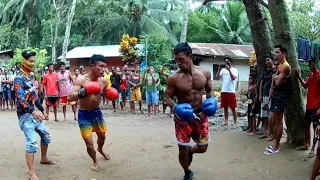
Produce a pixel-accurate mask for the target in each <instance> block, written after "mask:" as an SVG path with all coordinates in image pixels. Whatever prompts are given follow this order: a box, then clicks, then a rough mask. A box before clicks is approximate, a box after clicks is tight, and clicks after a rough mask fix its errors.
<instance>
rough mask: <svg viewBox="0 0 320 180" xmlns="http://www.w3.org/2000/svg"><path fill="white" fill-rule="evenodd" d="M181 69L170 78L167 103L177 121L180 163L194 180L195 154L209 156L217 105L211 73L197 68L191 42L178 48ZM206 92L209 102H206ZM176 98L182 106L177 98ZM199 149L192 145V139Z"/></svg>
mask: <svg viewBox="0 0 320 180" xmlns="http://www.w3.org/2000/svg"><path fill="white" fill-rule="evenodd" d="M174 56H175V61H176V63H177V65H178V66H179V70H178V71H177V72H176V74H174V75H172V76H170V77H169V78H168V81H167V88H166V92H165V97H166V99H165V100H166V102H167V104H168V105H169V106H170V107H171V108H172V110H173V113H174V121H175V141H176V143H177V144H178V146H179V161H180V164H181V166H182V168H183V169H184V172H185V176H184V178H183V179H184V180H190V179H192V177H193V172H192V171H191V170H190V169H189V166H190V164H191V162H192V158H193V154H194V153H205V152H206V151H207V147H208V143H209V141H210V134H209V122H208V116H213V115H214V114H215V113H216V109H217V102H216V100H215V98H214V97H212V94H213V91H212V82H211V74H210V72H209V71H207V70H205V69H202V68H200V67H198V66H195V65H193V62H192V50H191V47H190V46H189V45H188V44H187V43H180V44H178V45H177V46H176V47H175V48H174ZM203 89H205V91H206V97H207V99H206V100H205V101H204V102H203V103H202V95H203ZM174 96H176V97H177V99H178V103H175V102H174V100H173V97H174ZM191 137H192V139H193V140H194V142H195V143H196V145H195V146H193V147H192V146H190V145H189V142H190V139H191Z"/></svg>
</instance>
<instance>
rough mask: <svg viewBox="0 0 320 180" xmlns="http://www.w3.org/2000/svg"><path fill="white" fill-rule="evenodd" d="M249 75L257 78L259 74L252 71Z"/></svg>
mask: <svg viewBox="0 0 320 180" xmlns="http://www.w3.org/2000/svg"><path fill="white" fill-rule="evenodd" d="M249 76H251V77H252V78H253V79H256V78H257V74H256V73H250V74H249Z"/></svg>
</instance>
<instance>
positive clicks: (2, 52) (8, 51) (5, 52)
mask: <svg viewBox="0 0 320 180" xmlns="http://www.w3.org/2000/svg"><path fill="white" fill-rule="evenodd" d="M0 54H10V56H12V57H13V51H12V50H11V49H8V50H4V51H0Z"/></svg>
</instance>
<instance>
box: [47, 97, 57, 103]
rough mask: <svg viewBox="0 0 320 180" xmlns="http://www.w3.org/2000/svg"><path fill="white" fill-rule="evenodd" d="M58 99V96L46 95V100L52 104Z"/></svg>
mask: <svg viewBox="0 0 320 180" xmlns="http://www.w3.org/2000/svg"><path fill="white" fill-rule="evenodd" d="M58 99H59V97H58V96H48V97H47V100H48V101H49V102H50V103H52V104H54V103H56V102H57V101H58Z"/></svg>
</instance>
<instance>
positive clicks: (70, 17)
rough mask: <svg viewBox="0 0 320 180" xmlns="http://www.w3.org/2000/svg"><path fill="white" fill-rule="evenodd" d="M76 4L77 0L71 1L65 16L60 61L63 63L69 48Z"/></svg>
mask: <svg viewBox="0 0 320 180" xmlns="http://www.w3.org/2000/svg"><path fill="white" fill-rule="evenodd" d="M76 4H77V0H72V5H71V7H70V10H69V12H68V15H67V23H66V31H65V35H64V41H63V46H62V59H61V61H63V62H66V57H67V51H68V46H69V41H70V30H71V25H72V20H73V17H74V11H75V9H76Z"/></svg>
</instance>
